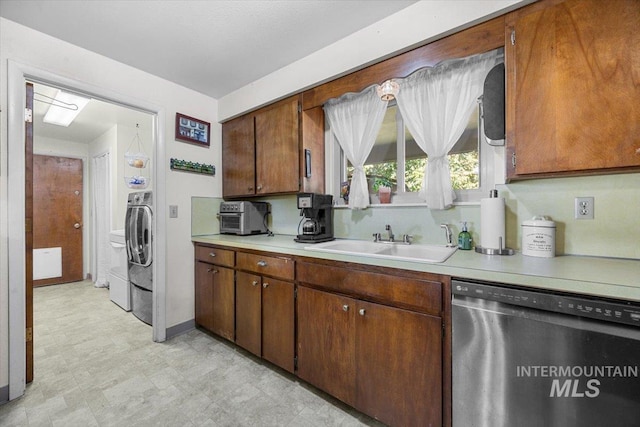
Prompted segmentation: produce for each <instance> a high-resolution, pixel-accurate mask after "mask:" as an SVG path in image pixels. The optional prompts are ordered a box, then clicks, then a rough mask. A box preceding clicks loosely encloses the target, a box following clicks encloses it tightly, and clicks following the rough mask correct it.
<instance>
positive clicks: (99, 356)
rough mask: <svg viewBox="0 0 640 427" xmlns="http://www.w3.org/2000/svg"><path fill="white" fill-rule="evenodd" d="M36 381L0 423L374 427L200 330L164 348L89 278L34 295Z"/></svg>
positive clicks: (4, 410)
mask: <svg viewBox="0 0 640 427" xmlns="http://www.w3.org/2000/svg"><path fill="white" fill-rule="evenodd" d="M34 346H35V351H34V360H35V366H34V377H35V380H34V382H33V383H32V384H30V385H29V386H27V391H26V394H25V395H24V396H23V397H21V398H20V399H16V400H14V401H12V402H9V403H6V404H4V405H0V426H65V427H73V426H82V427H85V426H379V425H380V424H379V423H377V422H376V421H375V420H372V419H370V418H368V417H366V416H364V415H362V414H359V413H358V412H356V411H353V410H351V409H350V408H348V407H346V406H345V405H343V404H341V403H340V402H337V401H335V400H334V399H332V398H331V397H329V396H327V395H325V394H324V393H322V392H319V391H318V390H316V389H314V388H312V387H310V386H308V385H305V384H304V383H301V382H299V381H298V380H297V379H296V377H294V376H292V375H289V374H288V373H285V372H283V371H280V370H278V369H277V368H273V367H271V366H269V365H267V364H266V363H262V362H261V361H260V360H259V359H257V358H255V357H253V356H251V355H249V354H248V353H246V352H244V351H243V350H241V349H238V348H237V347H235V346H234V345H232V344H228V343H226V342H225V341H224V340H218V339H216V338H214V337H212V336H210V335H207V334H205V333H203V332H201V331H199V330H194V331H191V332H189V333H186V334H183V335H180V336H178V337H175V338H173V339H171V340H169V341H167V342H165V343H154V342H152V341H151V328H150V327H149V326H147V325H145V324H143V323H142V322H140V321H139V320H138V319H136V318H135V317H134V316H133V315H132V314H131V313H126V312H124V311H123V310H121V309H120V308H119V307H117V306H116V305H115V304H113V303H112V302H111V301H110V300H109V296H108V290H106V289H98V288H94V287H93V286H92V284H91V283H90V282H87V281H85V282H79V283H70V284H64V285H55V286H47V287H41V288H36V289H35V290H34Z"/></svg>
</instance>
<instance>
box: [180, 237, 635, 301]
mask: <svg viewBox="0 0 640 427" xmlns="http://www.w3.org/2000/svg"><path fill="white" fill-rule="evenodd" d="M293 237H294V236H288V235H276V236H273V237H269V236H266V235H257V236H233V235H223V234H214V235H205V236H192V238H191V240H192V242H194V243H204V244H213V245H221V246H228V247H232V248H235V249H248V250H257V251H264V252H272V253H279V254H284V255H290V256H300V257H306V258H317V259H326V260H334V261H342V262H352V263H356V264H364V265H376V266H382V267H388V268H398V269H403V270H411V271H418V272H425V273H432V274H440V275H446V276H451V277H454V278H461V279H467V280H481V281H488V282H498V283H504V284H508V285H515V286H525V287H531V288H537V289H545V290H550V291H557V292H569V293H576V294H582V295H590V296H597V297H604V298H613V299H618V300H625V301H636V302H640V260H625V259H617V258H598V257H582V256H572V255H563V256H558V257H554V258H535V257H528V256H524V255H522V254H520V253H516V254H515V255H510V256H499V255H482V254H478V253H475V251H461V250H458V251H456V253H455V254H453V255H452V256H451V257H450V258H449V259H448V260H447V261H445V262H444V263H439V264H430V263H419V262H408V261H394V260H386V259H379V258H369V257H365V256H354V255H344V254H335V253H324V252H318V251H309V250H305V249H304V247H305V246H308V245H309V244H307V243H297V242H294V240H293Z"/></svg>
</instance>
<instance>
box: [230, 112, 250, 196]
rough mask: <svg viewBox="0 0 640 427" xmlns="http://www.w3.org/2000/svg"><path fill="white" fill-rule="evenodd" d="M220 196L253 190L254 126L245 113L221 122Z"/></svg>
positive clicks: (242, 193)
mask: <svg viewBox="0 0 640 427" xmlns="http://www.w3.org/2000/svg"><path fill="white" fill-rule="evenodd" d="M222 163H223V165H224V167H223V168H222V192H223V195H224V197H232V196H251V195H254V194H255V180H256V177H255V129H254V123H253V115H252V114H248V115H244V116H241V117H238V118H237V119H233V120H231V121H229V122H227V123H224V124H223V125H222Z"/></svg>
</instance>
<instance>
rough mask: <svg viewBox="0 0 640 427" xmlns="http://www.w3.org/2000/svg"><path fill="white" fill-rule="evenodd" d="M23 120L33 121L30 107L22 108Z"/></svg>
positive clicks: (26, 121)
mask: <svg viewBox="0 0 640 427" xmlns="http://www.w3.org/2000/svg"><path fill="white" fill-rule="evenodd" d="M24 121H25V123H33V110H31V108H25V109H24Z"/></svg>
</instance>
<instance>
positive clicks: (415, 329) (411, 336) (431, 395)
mask: <svg viewBox="0 0 640 427" xmlns="http://www.w3.org/2000/svg"><path fill="white" fill-rule="evenodd" d="M356 307H357V314H356V315H355V317H356V327H355V331H356V339H355V361H356V404H355V407H356V408H357V409H359V410H361V411H362V412H364V413H366V414H369V415H370V416H372V417H373V418H376V419H378V420H380V421H382V422H384V423H385V424H389V425H397V426H440V425H442V345H441V343H442V320H441V318H440V317H434V316H429V315H426V314H421V313H415V312H411V311H407V310H402V309H399V308H394V307H387V306H384V305H380V304H372V303H367V302H362V301H359V302H358V303H357V305H356Z"/></svg>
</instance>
